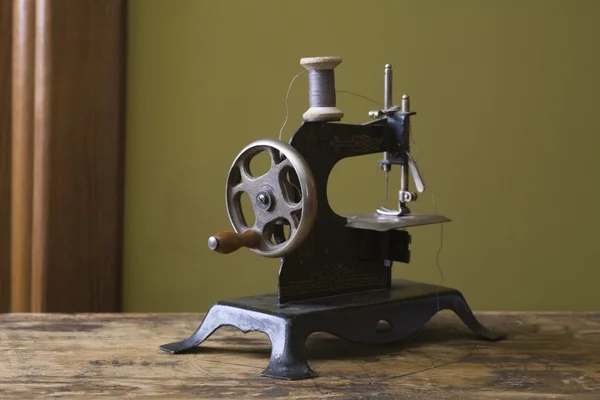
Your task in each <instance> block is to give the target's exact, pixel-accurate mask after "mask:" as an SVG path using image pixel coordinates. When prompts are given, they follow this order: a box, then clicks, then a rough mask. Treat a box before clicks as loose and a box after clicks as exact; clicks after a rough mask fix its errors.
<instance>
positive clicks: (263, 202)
mask: <svg viewBox="0 0 600 400" xmlns="http://www.w3.org/2000/svg"><path fill="white" fill-rule="evenodd" d="M258 201H260V202H261V203H262V204H267V196H265V195H264V193H261V194H259V195H258Z"/></svg>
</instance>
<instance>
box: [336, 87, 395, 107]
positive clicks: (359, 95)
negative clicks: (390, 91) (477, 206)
mask: <svg viewBox="0 0 600 400" xmlns="http://www.w3.org/2000/svg"><path fill="white" fill-rule="evenodd" d="M336 92H337V93H345V94H351V95H353V96H357V97H362V98H363V99H365V100H369V101H370V102H372V103H375V104H377V105H378V106H381V107H383V104H381V103H379V102H377V101H375V100H373V99H371V98H370V97H367V96H363V95H362V94H358V93H354V92H350V91H348V90H336Z"/></svg>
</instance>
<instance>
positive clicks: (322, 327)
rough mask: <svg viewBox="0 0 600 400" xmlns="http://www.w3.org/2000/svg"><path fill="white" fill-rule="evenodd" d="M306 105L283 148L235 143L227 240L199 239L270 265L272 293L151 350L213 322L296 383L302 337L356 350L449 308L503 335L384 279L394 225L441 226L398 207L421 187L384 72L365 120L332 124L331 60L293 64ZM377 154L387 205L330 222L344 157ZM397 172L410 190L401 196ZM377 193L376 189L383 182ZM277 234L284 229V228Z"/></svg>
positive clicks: (447, 294)
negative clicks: (390, 181)
mask: <svg viewBox="0 0 600 400" xmlns="http://www.w3.org/2000/svg"><path fill="white" fill-rule="evenodd" d="M300 63H301V65H302V66H303V67H304V68H306V69H307V70H308V76H309V97H310V100H309V102H310V108H309V109H308V110H307V111H306V112H305V113H304V114H303V119H304V122H303V123H302V125H301V126H300V127H299V128H298V129H297V130H296V132H295V134H294V135H293V137H292V139H291V140H290V142H289V143H284V142H282V141H279V140H272V139H262V140H258V141H256V142H254V143H251V144H249V145H248V146H246V147H245V148H244V149H243V150H242V151H241V152H240V153H239V154H238V156H237V158H236V159H235V160H234V161H233V164H232V165H231V168H230V171H229V174H228V177H227V182H226V206H227V212H228V214H229V220H230V222H231V224H232V226H233V230H234V231H235V232H223V233H218V234H216V235H214V236H212V237H210V238H209V239H208V247H209V249H210V250H212V251H216V252H219V253H223V254H227V253H231V252H233V251H236V250H238V249H240V248H247V249H249V250H250V251H252V252H254V253H256V254H258V255H261V256H264V257H276V258H280V259H281V264H280V269H279V284H278V293H277V294H272V295H260V296H252V297H245V298H238V299H232V300H224V301H219V302H217V303H215V304H214V305H213V306H212V307H211V308H210V310H209V312H208V313H207V315H206V317H205V319H204V321H203V322H202V323H201V324H200V326H199V328H198V329H197V330H196V332H194V333H193V334H192V335H191V336H190V337H189V338H188V339H185V340H183V341H181V342H176V343H170V344H166V345H163V346H161V349H162V350H164V351H166V352H169V353H183V352H185V351H187V350H189V349H191V348H193V347H195V346H198V345H199V344H201V343H202V342H204V341H205V340H206V339H208V337H209V336H210V335H211V334H212V333H213V332H214V331H216V330H217V329H218V328H219V327H221V326H234V327H237V328H238V329H240V330H241V331H242V332H249V331H260V332H264V333H266V334H267V335H268V336H269V339H270V340H271V345H272V351H271V358H270V362H269V364H268V366H267V368H266V369H265V370H264V371H263V372H262V375H263V376H268V377H272V378H280V379H301V378H309V377H314V376H316V374H315V372H314V371H313V370H312V369H311V368H310V367H309V365H308V362H307V359H306V356H305V341H306V339H307V337H308V336H309V335H310V334H312V333H314V332H328V333H331V334H333V335H335V336H338V337H341V338H344V339H347V340H350V341H354V342H362V343H389V342H393V341H397V340H400V339H402V338H405V337H406V336H408V335H409V334H411V333H413V332H415V331H416V330H418V329H420V328H421V327H423V325H425V323H426V322H427V321H428V320H429V319H430V318H431V317H432V316H434V315H435V314H436V313H437V312H438V311H440V310H444V309H448V310H452V311H454V312H455V313H456V314H457V315H458V316H459V317H460V319H461V320H462V321H463V323H464V324H465V325H466V326H467V327H468V328H469V329H470V330H471V331H473V332H474V333H475V334H477V335H478V336H479V337H481V338H484V339H487V340H492V341H493V340H501V339H503V338H504V337H505V336H504V335H503V334H501V333H496V332H493V331H491V330H488V329H487V328H485V327H484V326H482V325H481V324H480V323H479V322H478V321H477V319H476V318H475V316H474V315H473V313H472V312H471V310H470V308H469V306H468V304H467V302H466V300H465V299H464V297H463V296H462V294H461V293H460V292H459V291H458V290H455V289H451V288H447V287H443V286H438V285H431V284H425V283H419V282H412V281H407V280H392V264H393V263H394V262H395V261H396V262H402V263H408V262H409V261H410V250H409V247H410V242H411V240H410V239H411V237H410V235H409V233H408V232H407V231H406V228H409V227H414V226H420V225H429V224H440V223H445V222H448V221H450V220H449V219H448V218H446V217H443V216H440V215H419V214H412V213H411V211H410V208H409V204H410V203H411V202H412V201H415V200H416V199H417V194H418V193H420V192H423V191H424V190H425V185H424V183H423V180H422V178H421V175H420V174H419V171H418V169H417V166H416V165H415V162H414V160H413V159H412V158H411V156H410V145H409V143H410V141H409V135H410V118H411V116H413V115H415V112H413V111H411V109H410V102H409V97H408V96H407V95H404V96H402V101H401V104H400V106H397V105H394V104H393V103H392V68H391V66H390V65H386V66H385V73H384V107H383V109H382V110H379V111H371V112H369V117H371V119H372V120H371V121H369V122H366V123H364V124H360V125H352V124H343V123H341V122H339V121H341V119H342V117H343V116H344V113H343V112H342V111H341V110H339V109H338V108H337V107H336V95H335V78H334V69H335V67H336V66H338V65H339V64H340V63H341V59H340V58H338V57H315V58H304V59H302V60H301V62H300ZM263 151H265V152H267V153H268V154H269V155H270V157H271V169H270V170H269V171H268V172H267V173H265V174H263V175H262V176H254V175H253V174H252V171H251V170H250V160H251V159H252V158H253V157H254V156H256V155H257V154H258V153H260V152H263ZM377 153H382V154H383V159H382V160H381V161H379V164H380V168H381V169H382V170H383V171H384V172H385V173H386V174H387V173H389V171H390V169H391V168H392V166H393V165H397V166H399V168H400V175H401V181H400V189H399V192H398V208H397V209H393V210H392V209H387V208H383V207H381V208H378V209H377V210H373V213H370V214H365V215H351V216H341V215H337V214H336V213H334V212H333V210H332V209H331V207H330V205H329V203H328V201H327V180H328V177H329V174H330V172H331V170H332V169H333V167H334V166H335V164H336V163H337V162H339V161H340V160H342V159H343V158H346V157H357V156H362V155H369V154H377ZM409 170H410V175H412V178H413V180H414V182H415V189H416V192H412V191H410V190H409ZM386 182H387V180H386ZM386 186H387V183H386ZM244 192H245V193H247V194H248V195H249V196H250V199H251V200H252V203H253V204H252V206H253V210H254V213H255V223H254V225H253V226H248V225H246V218H245V217H244V214H243V212H242V207H241V203H240V197H241V194H242V193H244ZM286 231H287V232H286Z"/></svg>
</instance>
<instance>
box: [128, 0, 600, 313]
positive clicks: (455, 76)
mask: <svg viewBox="0 0 600 400" xmlns="http://www.w3.org/2000/svg"><path fill="white" fill-rule="evenodd" d="M129 18H130V28H129V29H130V41H129V85H128V91H129V100H128V114H127V115H128V119H127V126H128V131H127V135H128V137H127V172H126V176H127V179H126V218H125V219H126V221H125V222H126V224H125V228H126V229H125V272H124V282H125V288H124V290H125V293H124V298H125V309H126V311H140V312H142V311H156V312H164V311H203V310H206V309H207V308H208V307H209V305H210V304H211V303H212V302H214V301H216V300H219V299H223V298H228V297H232V296H241V295H247V294H259V293H264V292H272V291H274V290H275V288H276V279H277V269H278V261H277V260H273V259H265V258H262V257H259V256H257V255H254V254H253V253H251V252H249V251H239V252H238V253H235V254H231V255H227V256H225V255H218V254H214V253H211V252H210V251H209V250H208V249H207V246H206V240H207V238H208V237H209V236H210V235H211V234H214V233H216V232H218V231H221V230H230V229H231V226H230V224H229V222H228V219H227V215H226V211H225V204H224V187H225V186H224V185H225V177H226V175H227V172H228V170H229V166H230V163H231V162H232V161H233V159H234V157H235V156H236V155H237V153H238V152H239V151H240V150H241V149H242V147H244V146H245V145H246V144H248V143H250V142H251V141H254V140H256V139H259V138H264V137H268V138H276V137H277V135H278V133H279V129H280V126H281V124H282V122H283V120H284V119H285V94H286V91H287V88H288V85H289V82H290V80H291V78H292V77H293V76H294V75H295V74H296V73H297V72H299V71H300V70H301V67H300V65H299V59H300V58H301V57H308V56H328V55H338V56H341V57H342V58H343V63H342V64H341V65H340V66H339V67H338V68H337V69H336V83H337V88H338V90H348V91H354V92H357V93H360V94H361V95H364V96H368V97H371V98H374V99H376V100H377V101H382V97H383V66H384V64H385V63H391V64H392V65H393V66H394V70H395V87H394V96H395V99H399V98H400V96H401V95H402V94H403V93H408V94H410V95H411V99H412V106H413V108H414V109H415V110H416V111H417V112H418V115H417V116H416V117H415V118H414V119H413V128H414V129H413V132H414V138H415V141H416V142H417V144H418V161H419V163H420V168H421V170H422V173H423V175H424V178H425V179H426V182H427V183H428V184H429V185H430V187H431V189H432V191H433V192H434V193H435V201H436V207H437V210H438V211H439V212H440V213H443V214H444V215H447V216H449V217H451V218H452V219H453V222H452V223H450V224H447V225H445V228H444V246H443V250H442V252H441V254H440V263H441V267H442V269H443V271H444V276H445V278H444V284H447V285H451V286H454V287H457V288H459V289H461V290H462V291H463V292H464V294H465V295H466V296H467V298H468V299H469V301H470V302H471V304H472V306H473V308H475V309H479V310H485V309H495V310H589V309H598V308H600V292H599V291H598V284H599V282H600V253H599V249H600V245H599V244H598V238H599V234H598V226H599V223H600V211H599V202H600V165H599V162H598V158H597V157H598V156H597V154H598V152H599V150H600V130H599V125H600V124H599V122H598V121H599V118H598V117H599V115H600V107H599V105H600V103H599V101H598V96H599V94H600V52H599V46H600V45H599V40H600V23H598V21H600V1H594V0H589V1H583V0H578V1H572V2H569V1H549V0H546V1H542V0H539V1H516V0H514V1H483V0H480V1H436V2H433V1H412V2H409V1H368V2H367V1H341V0H339V1H331V0H330V1H303V2H291V1H275V0H272V1H241V0H240V1H234V2H230V1H208V0H187V1H186V0H131V1H130V17H129ZM307 85H308V84H307V80H306V75H303V76H302V77H301V78H299V79H297V80H296V83H295V84H294V87H293V88H292V91H291V95H290V120H289V122H288V125H287V126H286V128H285V131H284V136H285V137H286V138H289V137H290V135H291V134H292V132H293V131H294V129H295V128H296V127H297V126H298V125H299V124H300V122H301V114H302V112H304V111H305V110H306V108H307V87H308V86H307ZM338 105H339V107H340V108H341V109H343V110H344V111H345V113H346V117H345V119H344V122H348V123H358V122H363V121H367V120H368V118H367V112H368V111H369V110H371V109H373V108H374V107H375V108H376V105H374V104H372V103H370V102H368V101H365V100H363V99H362V98H359V97H355V96H350V95H348V94H339V95H338ZM378 158H379V155H374V156H372V157H364V158H360V159H355V160H352V161H344V162H343V163H342V164H340V165H339V168H337V169H336V170H335V171H334V173H333V176H332V183H331V187H330V190H329V192H330V197H331V201H332V203H333V205H334V208H335V209H336V210H337V211H338V212H340V213H353V212H369V211H372V210H374V209H375V208H376V207H377V206H379V205H382V202H383V182H384V177H383V173H382V172H381V170H380V169H379V167H378V165H377V163H376V161H377V160H378ZM398 180H399V178H398V172H397V171H395V172H394V173H393V174H392V176H391V178H390V182H391V183H392V184H393V185H394V186H392V189H393V190H396V189H397V184H398ZM387 204H388V205H390V206H391V205H393V202H392V201H389V202H388V203H387ZM415 210H416V211H418V212H431V210H432V204H431V199H430V196H425V197H423V198H422V199H420V201H419V204H418V205H417V206H415ZM412 233H413V239H414V240H413V242H414V244H413V247H412V248H413V254H412V255H413V262H412V263H411V264H409V265H402V264H396V265H395V267H394V268H395V272H394V275H395V276H396V277H408V278H410V279H420V280H424V281H428V282H439V281H440V274H439V272H438V270H437V268H436V263H435V256H436V252H437V249H438V246H439V239H440V229H439V227H437V226H431V227H420V228H414V229H412Z"/></svg>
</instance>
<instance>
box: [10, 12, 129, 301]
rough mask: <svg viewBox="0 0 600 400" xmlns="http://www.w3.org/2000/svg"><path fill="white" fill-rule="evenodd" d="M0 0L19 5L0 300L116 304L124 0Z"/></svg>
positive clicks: (15, 17)
mask: <svg viewBox="0 0 600 400" xmlns="http://www.w3.org/2000/svg"><path fill="white" fill-rule="evenodd" d="M0 1H1V2H5V3H4V4H3V5H0V7H1V9H2V10H4V9H5V7H12V11H11V12H12V18H11V28H10V29H11V31H12V49H11V50H8V51H11V60H12V73H11V82H12V84H11V88H12V90H11V96H10V99H11V104H10V106H11V112H10V113H9V115H10V118H11V121H10V124H9V125H10V126H11V127H12V129H11V131H12V134H11V137H10V146H8V147H9V148H10V156H11V162H10V173H9V174H5V175H9V176H10V179H11V183H10V190H1V188H2V187H1V186H0V196H2V198H0V216H2V215H3V214H2V211H3V210H4V212H6V204H7V201H8V202H9V204H10V209H9V210H10V215H11V221H10V224H9V225H10V226H9V228H8V229H10V235H8V236H9V237H10V238H11V240H10V246H8V245H7V244H6V236H7V235H6V229H7V228H6V225H7V224H6V222H5V223H4V224H1V225H0V240H2V241H3V242H4V243H0V251H4V252H5V253H6V251H7V250H6V249H10V256H9V257H6V255H5V257H1V256H0V282H6V277H7V276H10V282H11V285H10V292H11V293H10V296H6V294H5V293H4V294H2V295H0V311H7V310H10V311H13V312H119V311H121V307H122V305H121V303H122V301H121V298H122V295H121V290H122V288H121V263H122V230H123V227H122V221H123V216H122V214H123V179H124V174H123V170H124V143H125V141H124V132H125V127H124V126H125V124H124V119H125V82H126V81H125V59H126V7H127V1H126V0H101V1H98V0H60V1H56V0H0ZM6 2H11V3H12V4H11V5H10V6H9V5H7V4H6ZM5 19H6V18H4V19H2V20H5ZM0 51H4V50H1V49H0ZM2 59H3V58H2V57H0V60H2ZM2 68H3V66H2V65H0V73H2V75H6V72H2ZM5 86H6V85H5ZM0 89H2V87H1V86H0ZM1 98H7V96H6V95H5V94H3V97H0V99H1ZM3 118H6V117H3ZM0 122H2V121H0ZM4 122H5V121H4ZM5 125H6V124H5ZM0 126H2V125H1V124H0ZM4 135H6V134H4ZM0 139H2V137H0ZM7 140H9V139H7V138H6V137H5V138H4V140H0V144H2V143H5V142H6V141H7ZM7 152H8V150H7V146H6V145H4V146H0V157H3V158H4V159H5V157H6V153H7ZM2 165H3V164H2V163H0V172H1V171H3V170H5V169H6V168H5V169H2ZM1 178H3V176H2V174H0V179H1ZM7 192H10V193H8V195H7ZM7 196H8V197H9V198H10V200H7ZM3 232H4V234H2V233H3ZM5 258H8V259H10V266H7V261H6V260H5ZM6 286H7V285H6V284H4V285H2V284H0V290H3V289H4V291H6V288H5V287H6ZM7 299H10V301H9V302H10V307H9V306H8V305H7V304H6V302H7Z"/></svg>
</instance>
